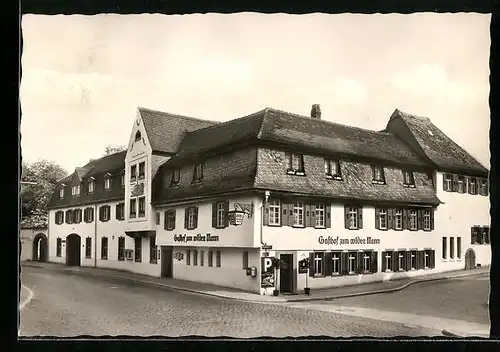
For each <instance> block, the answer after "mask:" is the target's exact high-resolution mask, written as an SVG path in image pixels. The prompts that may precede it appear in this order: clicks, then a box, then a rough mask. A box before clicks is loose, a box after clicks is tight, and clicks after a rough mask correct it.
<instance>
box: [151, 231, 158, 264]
mask: <svg viewBox="0 0 500 352" xmlns="http://www.w3.org/2000/svg"><path fill="white" fill-rule="evenodd" d="M156 251H157V246H156V236H151V237H149V263H150V264H156V263H157V260H158V258H157V257H156Z"/></svg>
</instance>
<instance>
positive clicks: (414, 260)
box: [410, 251, 417, 270]
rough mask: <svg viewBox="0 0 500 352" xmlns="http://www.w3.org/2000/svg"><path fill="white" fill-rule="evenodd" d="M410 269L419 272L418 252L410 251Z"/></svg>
mask: <svg viewBox="0 0 500 352" xmlns="http://www.w3.org/2000/svg"><path fill="white" fill-rule="evenodd" d="M410 269H411V270H417V251H410Z"/></svg>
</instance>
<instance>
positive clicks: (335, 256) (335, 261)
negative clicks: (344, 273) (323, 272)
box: [332, 252, 340, 275]
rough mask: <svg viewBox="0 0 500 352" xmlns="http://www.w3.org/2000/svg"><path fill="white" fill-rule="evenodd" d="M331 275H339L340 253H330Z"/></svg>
mask: <svg viewBox="0 0 500 352" xmlns="http://www.w3.org/2000/svg"><path fill="white" fill-rule="evenodd" d="M332 275H340V252H332Z"/></svg>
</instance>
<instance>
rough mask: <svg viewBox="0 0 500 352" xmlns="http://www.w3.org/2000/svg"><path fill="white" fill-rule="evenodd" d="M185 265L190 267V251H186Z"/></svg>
mask: <svg viewBox="0 0 500 352" xmlns="http://www.w3.org/2000/svg"><path fill="white" fill-rule="evenodd" d="M186 265H191V250H190V249H187V250H186Z"/></svg>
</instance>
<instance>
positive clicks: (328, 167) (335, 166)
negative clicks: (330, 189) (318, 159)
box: [324, 159, 341, 179]
mask: <svg viewBox="0 0 500 352" xmlns="http://www.w3.org/2000/svg"><path fill="white" fill-rule="evenodd" d="M324 160H325V176H326V177H328V178H335V179H340V178H341V175H340V161H339V160H337V159H324Z"/></svg>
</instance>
